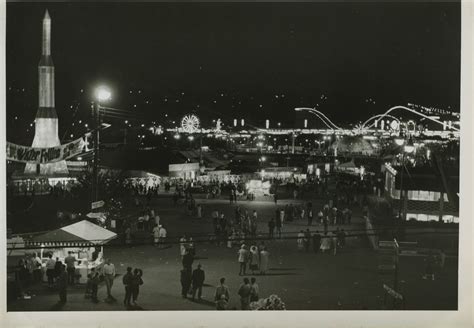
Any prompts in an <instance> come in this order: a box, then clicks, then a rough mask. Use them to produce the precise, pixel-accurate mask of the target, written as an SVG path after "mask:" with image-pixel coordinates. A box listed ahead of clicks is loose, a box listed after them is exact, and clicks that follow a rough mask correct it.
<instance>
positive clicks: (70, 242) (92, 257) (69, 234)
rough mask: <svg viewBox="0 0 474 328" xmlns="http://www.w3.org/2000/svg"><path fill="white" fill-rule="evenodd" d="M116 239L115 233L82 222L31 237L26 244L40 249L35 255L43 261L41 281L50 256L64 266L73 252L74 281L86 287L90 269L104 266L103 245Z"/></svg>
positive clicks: (44, 278) (44, 276) (44, 277)
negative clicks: (57, 259) (74, 259)
mask: <svg viewBox="0 0 474 328" xmlns="http://www.w3.org/2000/svg"><path fill="white" fill-rule="evenodd" d="M116 237H117V234H116V233H114V232H112V231H109V230H107V229H104V228H102V227H100V226H98V225H96V224H94V223H91V222H89V221H87V220H83V221H79V222H76V223H74V224H71V225H68V226H65V227H62V228H60V229H56V230H53V231H50V232H47V233H44V234H42V235H39V236H36V237H33V238H32V239H31V241H29V242H26V244H28V245H29V246H38V248H40V251H39V252H38V255H39V256H40V258H41V260H42V270H43V280H46V279H47V277H46V261H47V260H48V255H49V254H52V256H53V259H56V258H59V260H60V261H61V262H62V263H64V259H65V258H66V257H67V256H68V253H69V252H72V255H73V256H74V257H75V258H76V262H75V267H76V277H77V281H78V282H79V283H85V282H86V281H87V275H88V274H89V273H90V271H91V269H93V268H95V269H100V268H102V266H103V264H104V248H103V245H104V244H106V243H107V242H109V241H110V240H112V239H114V238H116Z"/></svg>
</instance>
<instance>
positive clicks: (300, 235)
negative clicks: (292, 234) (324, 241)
mask: <svg viewBox="0 0 474 328" xmlns="http://www.w3.org/2000/svg"><path fill="white" fill-rule="evenodd" d="M296 243H297V245H298V250H299V251H302V250H303V249H304V232H303V230H301V231H300V232H299V233H298V239H297V240H296Z"/></svg>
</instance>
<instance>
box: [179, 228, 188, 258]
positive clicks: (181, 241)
mask: <svg viewBox="0 0 474 328" xmlns="http://www.w3.org/2000/svg"><path fill="white" fill-rule="evenodd" d="M187 242H188V240H187V238H186V234H184V235H183V237H181V238H180V239H179V251H180V252H179V253H180V255H181V259H183V258H184V255H186V251H187V245H188V244H187Z"/></svg>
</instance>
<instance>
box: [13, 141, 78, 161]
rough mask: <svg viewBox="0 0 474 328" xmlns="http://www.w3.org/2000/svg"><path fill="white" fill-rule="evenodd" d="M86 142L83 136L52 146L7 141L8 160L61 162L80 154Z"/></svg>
mask: <svg viewBox="0 0 474 328" xmlns="http://www.w3.org/2000/svg"><path fill="white" fill-rule="evenodd" d="M85 144H86V143H85V141H84V139H83V138H79V139H77V140H74V141H72V142H70V143H67V144H65V145H61V146H57V147H51V148H32V147H26V146H20V145H16V144H13V143H10V142H7V160H9V161H16V162H22V163H33V164H46V163H54V162H59V161H62V160H65V159H68V158H70V157H73V156H76V155H79V154H80V153H81V152H82V149H83V148H84V146H85Z"/></svg>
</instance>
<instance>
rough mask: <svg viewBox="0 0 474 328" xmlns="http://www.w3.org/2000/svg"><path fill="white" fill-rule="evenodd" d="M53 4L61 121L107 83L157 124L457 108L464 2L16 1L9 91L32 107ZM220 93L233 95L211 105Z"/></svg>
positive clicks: (118, 102) (119, 102)
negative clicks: (185, 117) (211, 116)
mask: <svg viewBox="0 0 474 328" xmlns="http://www.w3.org/2000/svg"><path fill="white" fill-rule="evenodd" d="M46 8H48V9H49V11H50V15H51V17H52V42H53V44H52V56H53V61H54V63H55V69H56V93H57V95H56V108H57V109H58V113H59V115H60V117H61V115H62V114H61V111H62V110H64V108H66V107H69V104H70V103H71V102H72V101H74V100H75V97H77V94H78V92H79V91H78V90H80V89H84V90H86V91H88V90H90V89H91V88H92V87H93V86H94V85H95V84H96V83H97V82H99V81H103V82H107V83H109V84H110V85H111V86H112V87H113V89H114V102H113V105H114V106H117V107H120V108H125V107H128V106H130V104H131V103H133V100H131V99H130V98H129V97H130V95H129V93H128V91H129V90H131V89H133V90H138V89H140V90H143V92H144V94H146V95H147V97H149V98H150V99H152V100H153V104H154V105H153V108H152V109H151V110H152V111H155V112H156V114H157V117H158V116H159V115H162V114H163V112H165V111H168V110H170V109H173V108H175V109H176V111H177V112H187V111H189V110H190V107H193V106H195V105H196V104H201V108H206V109H202V111H204V110H208V112H209V111H212V112H221V113H222V115H223V116H226V117H231V116H232V115H236V114H235V111H239V114H241V115H242V116H248V115H253V114H254V113H255V112H258V111H257V109H259V108H260V112H259V113H261V115H267V116H268V115H276V117H278V118H279V119H284V117H285V115H287V112H286V111H289V112H292V108H294V107H295V106H300V105H306V106H315V103H317V102H318V101H319V99H320V96H321V94H324V95H326V97H327V98H328V99H327V100H325V103H324V104H321V106H322V107H320V108H321V109H322V110H324V111H325V112H326V113H327V114H328V115H329V116H331V117H332V118H334V120H335V121H344V120H362V119H364V118H366V117H367V116H368V114H369V113H381V112H383V111H385V110H386V109H387V108H388V106H390V105H397V104H406V103H407V102H415V103H419V104H422V105H428V106H436V107H440V108H447V107H448V106H450V108H452V109H454V110H456V111H457V110H459V92H460V91H459V90H460V82H459V81H460V4H459V3H362V4H360V3H350V4H347V3H346V4H343V3H298V4H295V3H227V4H217V3H200V4H199V3H197V4H196V3H195V4H191V3H186V4H183V3H181V4H179V3H175V4H167V3H142V4H133V3H107V4H94V3H84V4H80V3H69V4H68V3H48V4H44V3H43V4H32V3H8V4H7V41H6V45H7V48H6V49H7V54H6V55H7V87H8V86H14V87H21V88H26V93H25V97H29V100H28V102H30V103H31V104H33V105H32V106H37V64H38V62H39V59H40V54H41V48H40V47H41V20H42V17H43V14H44V10H45V9H46ZM181 92H183V93H184V94H185V95H184V96H183V99H182V101H181V102H180V103H174V106H175V107H173V108H171V107H167V106H168V105H167V104H166V103H164V102H163V99H165V98H166V97H168V98H170V100H171V99H174V98H175V97H178V96H176V95H181ZM220 93H224V94H225V96H226V97H231V98H229V99H227V98H226V99H227V100H225V101H221V102H219V103H218V104H215V103H214V104H213V102H212V100H213V99H216V95H220ZM281 94H284V95H285V96H286V99H285V100H284V102H282V100H281V98H279V99H280V100H277V99H276V98H275V96H276V95H281ZM7 95H8V94H7ZM250 97H253V98H250ZM369 97H370V98H373V99H375V100H376V104H372V105H368V104H367V103H366V102H365V99H366V98H369ZM7 98H8V96H7ZM184 98H186V99H184ZM238 101H240V102H241V103H240V105H239V104H238ZM231 104H232V105H235V106H234V107H232V106H231ZM260 105H263V108H261V107H260ZM193 109H196V108H193ZM23 110H24V109H22V108H15V111H18V112H21V111H23ZM7 111H8V112H9V114H11V112H12V108H8V109H7ZM25 111H26V110H25ZM232 111H234V113H232ZM30 112H31V110H30ZM30 112H28V113H26V114H25V115H30V116H32V117H34V112H33V113H30ZM198 112H199V109H198ZM262 117H263V116H262ZM272 118H273V117H272Z"/></svg>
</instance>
